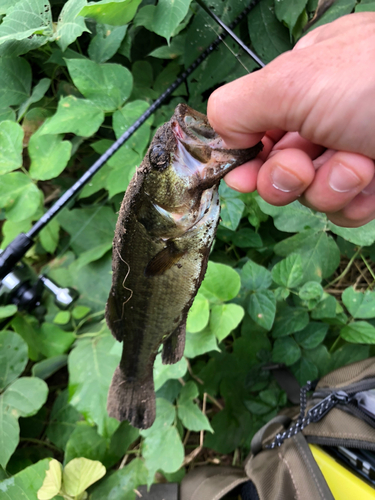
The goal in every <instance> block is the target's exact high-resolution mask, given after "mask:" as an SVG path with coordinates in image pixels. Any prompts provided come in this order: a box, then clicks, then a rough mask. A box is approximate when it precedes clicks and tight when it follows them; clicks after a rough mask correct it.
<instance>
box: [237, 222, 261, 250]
mask: <svg viewBox="0 0 375 500" xmlns="http://www.w3.org/2000/svg"><path fill="white" fill-rule="evenodd" d="M233 243H234V244H235V245H236V247H239V248H260V247H261V246H262V238H261V237H260V236H259V234H258V233H256V232H255V231H253V230H252V229H250V228H249V227H246V228H243V229H240V230H239V231H236V233H235V234H234V235H233Z"/></svg>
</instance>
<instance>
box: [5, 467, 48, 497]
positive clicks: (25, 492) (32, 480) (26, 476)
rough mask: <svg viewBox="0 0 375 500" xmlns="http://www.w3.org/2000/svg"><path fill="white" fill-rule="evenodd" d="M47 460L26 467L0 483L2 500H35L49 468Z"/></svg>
mask: <svg viewBox="0 0 375 500" xmlns="http://www.w3.org/2000/svg"><path fill="white" fill-rule="evenodd" d="M50 460H51V459H49V458H45V459H44V460H40V461H39V462H38V463H36V464H33V465H30V467H26V469H23V470H21V472H19V473H18V474H16V475H14V476H11V477H9V478H8V479H5V480H4V481H1V482H0V495H2V496H3V498H4V500H5V499H6V500H21V498H22V500H37V496H36V492H37V491H38V490H39V488H40V487H41V486H42V484H43V481H44V478H45V476H46V471H47V470H48V468H49V463H50Z"/></svg>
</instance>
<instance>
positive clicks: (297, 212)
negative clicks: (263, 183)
mask: <svg viewBox="0 0 375 500" xmlns="http://www.w3.org/2000/svg"><path fill="white" fill-rule="evenodd" d="M256 201H257V203H258V205H259V206H260V208H261V209H262V211H263V212H264V213H266V214H267V215H271V216H272V217H273V220H274V223H275V226H276V227H277V229H279V230H280V231H285V232H287V233H297V232H300V231H304V230H306V229H315V230H316V231H319V230H324V229H325V228H326V226H327V217H326V215H325V214H322V213H320V212H314V211H313V210H311V209H310V208H307V207H305V206H304V205H301V203H300V202H299V201H294V202H293V203H290V204H289V205H287V206H285V207H275V206H273V205H270V204H269V203H267V202H266V201H264V200H263V199H262V198H260V196H258V197H257V198H256Z"/></svg>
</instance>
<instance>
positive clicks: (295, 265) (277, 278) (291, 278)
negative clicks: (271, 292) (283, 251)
mask: <svg viewBox="0 0 375 500" xmlns="http://www.w3.org/2000/svg"><path fill="white" fill-rule="evenodd" d="M272 279H273V281H274V282H275V283H277V284H278V285H281V286H285V287H286V288H295V287H297V286H298V285H299V284H300V283H301V282H302V279H303V268H302V258H301V256H300V255H289V257H287V258H286V259H284V260H282V261H280V262H278V263H277V264H276V265H275V266H274V267H273V269H272Z"/></svg>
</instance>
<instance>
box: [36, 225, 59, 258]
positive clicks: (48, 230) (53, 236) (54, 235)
mask: <svg viewBox="0 0 375 500" xmlns="http://www.w3.org/2000/svg"><path fill="white" fill-rule="evenodd" d="M59 232H60V224H59V223H58V222H57V219H52V220H50V221H49V222H48V224H47V225H46V226H45V227H44V228H43V229H42V230H41V231H40V233H39V238H40V243H41V244H42V247H43V248H44V250H46V251H47V252H49V253H54V251H55V250H56V248H57V245H58V243H59Z"/></svg>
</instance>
